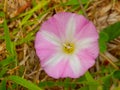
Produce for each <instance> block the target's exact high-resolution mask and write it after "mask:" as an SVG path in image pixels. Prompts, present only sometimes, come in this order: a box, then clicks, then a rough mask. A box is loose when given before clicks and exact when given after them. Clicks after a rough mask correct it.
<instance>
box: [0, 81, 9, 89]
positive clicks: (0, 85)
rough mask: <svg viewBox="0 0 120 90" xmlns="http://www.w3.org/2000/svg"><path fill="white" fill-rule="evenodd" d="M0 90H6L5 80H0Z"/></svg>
mask: <svg viewBox="0 0 120 90" xmlns="http://www.w3.org/2000/svg"><path fill="white" fill-rule="evenodd" d="M0 90H7V89H6V80H2V82H1V84H0Z"/></svg>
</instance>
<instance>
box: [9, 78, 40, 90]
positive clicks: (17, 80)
mask: <svg viewBox="0 0 120 90" xmlns="http://www.w3.org/2000/svg"><path fill="white" fill-rule="evenodd" d="M7 79H8V80H11V81H13V82H15V83H17V84H20V85H21V86H23V87H26V88H27V89H29V90H42V89H41V88H39V87H38V86H37V85H35V84H34V83H32V82H30V81H28V80H26V79H23V78H21V77H18V76H9V77H8V78H7Z"/></svg>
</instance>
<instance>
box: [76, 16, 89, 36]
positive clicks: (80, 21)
mask: <svg viewBox="0 0 120 90" xmlns="http://www.w3.org/2000/svg"><path fill="white" fill-rule="evenodd" d="M75 21H76V32H75V36H76V35H77V34H78V33H79V32H80V31H81V30H82V29H83V28H84V27H85V26H86V25H87V24H88V23H89V21H88V20H87V19H86V18H85V17H84V16H82V15H76V16H75Z"/></svg>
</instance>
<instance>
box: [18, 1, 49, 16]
mask: <svg viewBox="0 0 120 90" xmlns="http://www.w3.org/2000/svg"><path fill="white" fill-rule="evenodd" d="M48 2H49V0H47V1H46V0H42V1H41V2H40V3H38V4H37V5H36V6H35V7H33V8H32V9H31V10H30V11H28V12H26V13H23V14H21V15H20V17H22V16H25V15H28V14H33V13H34V12H35V11H37V10H38V9H41V8H43V7H44V6H45V5H47V4H48Z"/></svg>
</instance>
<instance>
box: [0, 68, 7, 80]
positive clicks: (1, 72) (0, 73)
mask: <svg viewBox="0 0 120 90" xmlns="http://www.w3.org/2000/svg"><path fill="white" fill-rule="evenodd" d="M7 70H8V68H7V67H4V68H1V69H0V78H2V77H3V75H4V74H5V73H6V72H7Z"/></svg>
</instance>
